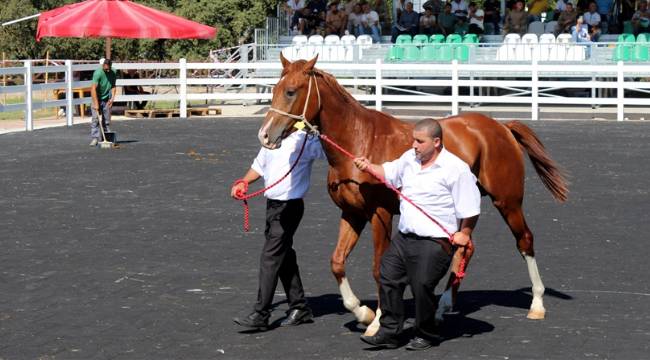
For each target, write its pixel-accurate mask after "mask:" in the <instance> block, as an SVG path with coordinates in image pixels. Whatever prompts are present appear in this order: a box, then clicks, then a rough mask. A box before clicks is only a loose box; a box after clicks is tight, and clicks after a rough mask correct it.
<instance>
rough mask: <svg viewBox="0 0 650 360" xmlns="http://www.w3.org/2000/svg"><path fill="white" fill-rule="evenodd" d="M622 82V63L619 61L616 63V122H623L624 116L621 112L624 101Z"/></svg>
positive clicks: (623, 79)
mask: <svg viewBox="0 0 650 360" xmlns="http://www.w3.org/2000/svg"><path fill="white" fill-rule="evenodd" d="M624 81H625V78H624V77H623V62H622V61H619V62H618V63H616V98H617V101H616V120H618V121H623V119H624V116H625V114H624V111H623V101H624V100H625V90H624V89H623V82H624Z"/></svg>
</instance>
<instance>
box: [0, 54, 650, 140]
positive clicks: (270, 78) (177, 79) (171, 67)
mask: <svg viewBox="0 0 650 360" xmlns="http://www.w3.org/2000/svg"><path fill="white" fill-rule="evenodd" d="M97 66H98V65H96V64H91V65H73V64H72V62H71V61H69V60H68V61H66V62H65V65H64V66H48V67H44V66H32V63H31V62H30V61H25V62H24V66H23V67H12V68H4V69H0V75H2V74H7V75H14V76H22V77H23V78H24V84H23V85H12V86H3V87H1V88H0V93H7V94H11V93H14V94H15V93H22V94H24V102H23V103H20V104H11V105H2V106H0V111H17V110H23V111H24V114H25V115H24V119H25V129H26V130H32V129H33V128H34V127H33V111H34V110H35V109H39V108H45V107H59V106H64V107H65V108H66V116H67V121H66V123H67V125H68V126H70V125H72V124H73V117H72V113H73V106H75V105H78V104H90V102H91V99H90V98H89V97H82V98H78V99H76V98H73V88H79V87H88V86H90V85H91V82H90V81H74V80H73V79H72V74H73V73H74V72H75V71H89V70H94V69H96V68H97ZM317 66H318V68H320V69H322V70H325V71H328V72H330V73H332V74H333V75H334V76H336V77H337V79H338V81H339V83H340V84H341V85H343V86H345V87H348V89H349V90H350V91H351V92H353V96H354V97H355V98H356V99H357V100H359V101H365V102H371V103H374V105H375V108H376V109H377V110H380V111H381V110H382V108H383V104H384V103H386V102H392V103H420V104H447V105H448V106H449V109H450V113H451V114H457V113H458V111H459V105H460V104H476V103H489V104H519V105H521V104H527V105H529V106H530V112H531V119H532V120H537V119H539V106H540V105H548V104H554V105H582V106H592V107H593V106H615V107H616V119H617V120H623V119H624V118H625V107H626V106H642V107H650V100H649V98H648V95H649V94H650V82H647V81H645V80H646V79H648V78H650V67H649V66H647V65H639V64H624V63H623V62H618V63H616V64H612V65H585V64H575V65H572V64H568V63H567V64H563V65H562V66H558V65H557V64H540V63H538V62H537V61H536V60H533V61H532V62H530V63H518V64H460V63H458V62H457V61H455V60H454V61H452V62H451V63H447V64H435V66H432V65H431V64H415V63H414V64H409V66H408V67H405V66H404V64H398V63H385V62H383V61H382V60H381V59H377V60H376V61H375V62H374V63H370V64H363V63H357V64H350V63H325V62H323V63H318V64H317ZM114 68H115V69H118V70H122V69H136V70H166V71H164V72H162V73H164V74H166V76H167V77H165V78H157V79H129V80H125V79H118V81H117V86H124V85H132V86H153V87H155V86H177V87H178V89H179V91H178V93H167V94H152V95H118V96H117V98H116V100H115V101H116V102H128V101H143V100H146V101H163V100H165V101H169V100H171V101H178V102H179V107H180V116H181V117H187V113H188V101H198V100H203V101H232V100H238V101H269V100H270V99H271V97H272V94H271V93H270V92H269V91H268V89H269V88H270V87H272V86H273V85H275V84H276V83H277V82H278V81H279V76H280V71H281V65H280V63H279V62H273V63H271V62H266V63H260V62H250V63H249V62H223V63H222V62H219V63H188V62H187V61H186V60H185V59H181V60H180V61H179V62H178V63H116V64H114ZM43 72H63V73H65V80H64V81H59V82H55V83H49V84H33V83H32V81H31V79H32V76H33V75H34V74H36V73H43ZM213 72H222V73H227V72H237V73H241V76H233V77H214V76H211V75H210V74H211V73H213ZM485 74H493V75H491V76H486V75H485ZM228 85H230V86H241V87H242V91H239V92H227V91H226V90H225V88H224V87H225V86H228ZM208 86H213V87H216V88H217V89H221V90H220V91H213V92H205V91H199V90H201V89H205V88H206V87H208ZM53 89H65V95H66V97H65V99H63V100H51V101H34V99H33V98H32V94H33V92H34V91H43V90H53ZM355 89H365V92H359V91H354V90H355ZM447 90H450V91H447ZM575 90H580V91H581V95H582V96H570V93H571V91H575ZM561 91H564V92H566V93H564V94H562V93H561ZM567 94H569V95H567ZM586 94H588V95H587V96H585V95H586Z"/></svg>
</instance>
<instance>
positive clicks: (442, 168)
mask: <svg viewBox="0 0 650 360" xmlns="http://www.w3.org/2000/svg"><path fill="white" fill-rule="evenodd" d="M382 166H383V168H384V173H385V176H386V180H387V181H388V182H389V183H390V184H392V185H393V186H395V187H396V188H401V191H402V193H403V194H404V195H406V196H407V197H408V198H409V199H411V200H412V201H413V202H414V203H416V204H417V205H418V206H419V207H420V208H422V209H423V210H424V211H425V212H426V213H427V214H429V215H430V216H431V217H433V218H434V219H436V221H438V222H439V223H440V225H442V226H443V227H444V228H445V229H446V230H447V231H448V232H450V233H452V234H453V233H454V232H456V231H458V226H459V225H460V219H465V218H469V217H472V216H475V215H478V214H480V213H481V193H480V191H479V189H478V187H477V186H476V177H475V176H474V174H472V172H471V171H470V169H469V166H468V165H467V164H466V163H465V162H464V161H463V160H461V159H459V158H458V157H457V156H456V155H454V154H452V153H450V152H449V151H447V150H446V149H444V148H443V149H442V151H441V152H440V154H438V157H437V158H436V160H435V161H434V163H433V165H431V166H429V167H427V168H426V169H422V165H421V164H420V160H418V159H417V158H416V157H415V150H413V149H411V150H409V151H407V152H405V153H404V154H403V155H402V156H401V157H400V158H399V159H397V160H394V161H390V162H387V163H384V164H383V165H382ZM400 212H401V216H400V219H399V225H398V229H399V231H401V232H403V233H414V234H417V235H419V236H431V237H445V238H446V237H448V236H447V234H446V233H445V232H444V231H443V230H442V229H440V227H439V226H438V225H436V224H434V223H433V222H432V221H431V220H430V219H429V218H427V217H426V216H425V215H424V214H422V213H421V212H420V211H419V210H418V209H416V208H415V207H414V206H413V205H411V204H409V203H408V202H406V201H405V200H403V199H402V198H400Z"/></svg>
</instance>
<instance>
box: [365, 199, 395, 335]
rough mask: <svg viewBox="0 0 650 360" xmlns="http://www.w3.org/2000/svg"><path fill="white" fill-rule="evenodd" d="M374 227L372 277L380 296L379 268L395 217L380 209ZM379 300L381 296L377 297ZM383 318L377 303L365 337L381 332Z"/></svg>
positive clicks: (373, 222) (373, 221)
mask: <svg viewBox="0 0 650 360" xmlns="http://www.w3.org/2000/svg"><path fill="white" fill-rule="evenodd" d="M370 224H371V225H372V240H373V244H374V249H375V254H374V258H373V263H372V275H373V276H374V278H375V281H376V282H377V294H379V286H380V285H379V267H380V265H381V257H382V256H383V255H384V252H386V249H388V246H389V245H390V235H391V232H392V228H393V215H392V214H391V213H390V212H388V211H387V210H386V209H383V208H379V209H377V210H376V211H375V214H374V215H373V216H372V218H371V219H370ZM377 299H379V295H377ZM380 317H381V309H380V303H379V301H377V310H376V316H375V318H374V320H372V323H370V325H368V328H367V329H366V332H365V334H364V335H368V336H373V335H375V334H376V333H377V331H378V330H379V318H380Z"/></svg>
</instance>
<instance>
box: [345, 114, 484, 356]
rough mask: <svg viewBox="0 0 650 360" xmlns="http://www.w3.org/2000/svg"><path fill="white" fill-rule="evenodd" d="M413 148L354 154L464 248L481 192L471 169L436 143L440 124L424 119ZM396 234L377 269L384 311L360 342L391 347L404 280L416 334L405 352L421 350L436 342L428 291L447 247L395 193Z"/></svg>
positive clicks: (398, 327)
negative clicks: (379, 160) (395, 155)
mask: <svg viewBox="0 0 650 360" xmlns="http://www.w3.org/2000/svg"><path fill="white" fill-rule="evenodd" d="M413 138H414V140H413V148H412V149H411V150H409V151H407V152H405V153H404V154H403V155H402V156H401V157H400V158H399V159H397V160H394V161H390V162H386V163H384V164H383V165H376V164H371V163H370V162H369V161H368V159H366V158H364V157H360V158H357V159H355V160H354V163H355V165H356V166H357V168H359V169H360V170H366V169H370V170H371V171H372V172H374V173H376V174H379V175H380V176H382V177H384V178H385V179H386V181H388V182H389V183H390V184H391V185H393V186H395V187H397V188H401V191H402V193H403V194H404V195H405V196H406V197H408V198H410V199H411V200H412V201H413V202H414V203H416V204H417V205H418V206H419V207H420V208H422V209H423V210H424V211H425V212H426V213H427V214H428V215H429V216H431V217H433V218H434V219H436V220H437V221H438V222H439V223H440V225H441V226H442V227H444V228H445V229H446V231H448V232H450V233H452V234H453V244H454V245H458V246H465V245H467V243H468V242H469V240H470V237H471V234H472V230H473V229H474V226H475V225H476V222H477V221H478V217H479V214H480V211H481V194H480V191H479V189H478V187H477V186H476V177H475V176H474V174H472V172H471V171H470V169H469V166H468V165H467V164H466V163H465V162H463V161H462V160H461V159H459V158H458V157H457V156H455V155H453V154H452V153H450V152H449V151H447V150H446V149H444V148H443V146H442V128H441V127H440V124H438V122H437V121H436V120H434V119H424V120H422V121H420V122H418V123H417V124H416V125H415V128H414V129H413ZM400 212H401V216H400V220H399V225H398V228H399V231H398V232H397V233H396V234H395V236H394V237H393V240H392V241H391V244H390V247H389V248H388V250H386V252H385V253H384V256H383V257H382V259H381V266H380V291H379V304H380V306H381V312H382V316H381V318H380V325H381V326H380V328H379V331H378V332H377V334H376V335H374V336H365V335H364V336H361V340H362V341H364V342H366V343H368V344H370V345H374V346H379V347H386V348H396V347H397V346H398V345H399V342H398V340H397V337H398V336H399V334H400V332H401V331H402V327H403V324H404V299H403V295H404V289H405V288H406V286H407V285H410V287H411V291H412V292H413V298H414V300H415V331H416V337H415V338H413V339H412V340H411V342H410V343H409V344H408V345H407V348H406V349H407V350H425V349H428V348H430V347H431V346H433V345H435V344H436V343H437V342H439V339H440V338H439V335H438V329H437V327H436V323H435V313H436V307H437V303H436V301H435V300H436V297H435V294H434V290H435V287H436V285H437V284H438V282H439V281H440V279H441V278H442V277H443V276H444V275H445V274H446V272H447V270H448V269H449V265H450V264H451V258H452V253H453V251H452V247H451V245H450V244H449V238H448V237H447V234H446V233H445V231H443V230H442V229H441V228H440V227H439V226H438V225H436V224H434V223H433V222H432V221H431V220H430V219H429V218H427V217H426V216H425V215H424V214H422V213H421V212H420V211H419V210H418V209H416V208H415V207H414V206H413V205H411V204H409V203H407V202H406V201H404V200H403V199H402V198H400Z"/></svg>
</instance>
